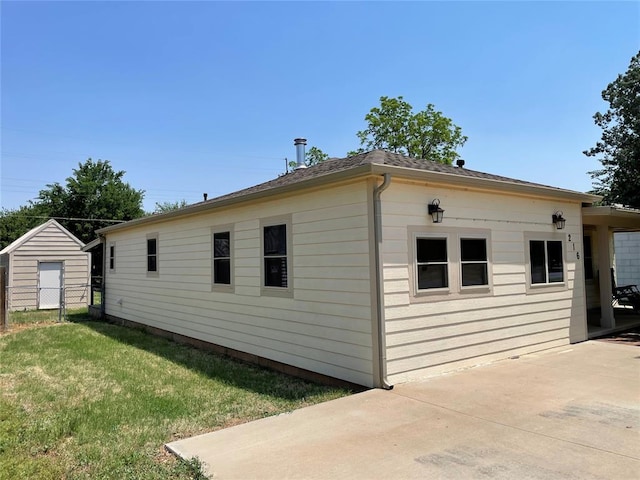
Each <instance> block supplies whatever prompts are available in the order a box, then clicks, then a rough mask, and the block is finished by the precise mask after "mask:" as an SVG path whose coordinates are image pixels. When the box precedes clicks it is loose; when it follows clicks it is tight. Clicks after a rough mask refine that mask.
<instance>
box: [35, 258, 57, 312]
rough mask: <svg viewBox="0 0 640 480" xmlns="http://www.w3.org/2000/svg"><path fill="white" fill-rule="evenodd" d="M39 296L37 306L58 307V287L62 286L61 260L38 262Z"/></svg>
mask: <svg viewBox="0 0 640 480" xmlns="http://www.w3.org/2000/svg"><path fill="white" fill-rule="evenodd" d="M38 278H39V280H40V282H39V285H40V296H39V298H38V308H40V309H45V308H60V288H61V287H62V262H43V263H40V264H39V271H38Z"/></svg>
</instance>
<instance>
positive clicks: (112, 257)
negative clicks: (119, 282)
mask: <svg viewBox="0 0 640 480" xmlns="http://www.w3.org/2000/svg"><path fill="white" fill-rule="evenodd" d="M115 269H116V244H115V243H110V244H109V270H110V271H111V272H114V271H115Z"/></svg>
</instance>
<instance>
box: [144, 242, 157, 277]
mask: <svg viewBox="0 0 640 480" xmlns="http://www.w3.org/2000/svg"><path fill="white" fill-rule="evenodd" d="M149 240H155V241H156V253H155V254H153V255H155V257H156V269H155V270H149V256H150V254H149ZM144 246H145V269H146V270H147V277H159V276H160V236H159V235H158V233H157V232H156V233H149V234H147V237H146V239H145V242H144Z"/></svg>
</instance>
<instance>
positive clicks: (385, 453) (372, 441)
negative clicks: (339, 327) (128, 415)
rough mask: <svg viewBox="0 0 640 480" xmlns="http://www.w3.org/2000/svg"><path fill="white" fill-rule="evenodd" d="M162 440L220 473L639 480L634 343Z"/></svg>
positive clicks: (639, 385) (560, 352) (638, 376)
mask: <svg viewBox="0 0 640 480" xmlns="http://www.w3.org/2000/svg"><path fill="white" fill-rule="evenodd" d="M167 447H168V448H169V449H170V450H171V451H173V452H174V453H176V454H178V455H180V456H182V457H184V458H191V457H194V456H197V457H198V458H200V460H201V461H203V462H204V464H205V466H206V471H207V473H208V474H209V475H211V477H212V478H219V479H251V478H256V479H285V478H300V479H345V478H349V479H374V478H381V479H382V478H384V479H410V478H421V479H426V478H430V479H431V478H433V479H456V480H457V479H487V478H490V479H509V480H511V479H563V480H570V479H575V480H592V479H638V478H640V347H636V346H630V345H622V344H615V343H607V342H598V341H589V342H585V343H581V344H577V345H571V346H568V347H566V348H564V349H557V350H554V351H549V352H544V353H540V354H535V355H527V356H523V357H520V358H518V359H514V360H506V361H503V362H498V363H494V364H492V365H487V366H483V367H478V368H474V369H470V370H465V371H461V372H457V373H454V374H449V375H444V376H440V377H435V378H431V379H428V380H426V381H424V382H420V383H410V384H402V385H398V386H396V387H395V388H394V389H393V390H391V391H383V390H371V391H367V392H364V393H360V394H357V395H352V396H350V397H345V398H341V399H338V400H334V401H331V402H327V403H324V404H320V405H315V406H312V407H308V408H304V409H301V410H297V411H295V412H293V413H291V414H286V415H280V416H277V417H269V418H265V419H262V420H258V421H255V422H251V423H247V424H244V425H239V426H236V427H232V428H228V429H225V430H219V431H216V432H213V433H208V434H205V435H200V436H198V437H193V438H189V439H184V440H180V441H177V442H173V443H171V444H168V445H167Z"/></svg>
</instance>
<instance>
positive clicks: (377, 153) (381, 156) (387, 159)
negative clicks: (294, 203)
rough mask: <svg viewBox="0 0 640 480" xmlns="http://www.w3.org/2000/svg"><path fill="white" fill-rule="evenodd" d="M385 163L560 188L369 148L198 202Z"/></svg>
mask: <svg viewBox="0 0 640 480" xmlns="http://www.w3.org/2000/svg"><path fill="white" fill-rule="evenodd" d="M373 164H376V165H386V166H392V167H402V168H408V169H413V170H419V171H427V172H439V173H446V174H450V175H459V176H461V177H473V178H479V179H480V178H481V179H486V180H495V181H500V182H507V183H515V184H520V185H529V186H532V187H543V188H551V189H555V190H559V191H561V190H562V189H560V188H556V187H550V186H547V185H542V184H538V183H531V182H526V181H524V180H517V179H514V178H508V177H502V176H500V175H492V174H490V173H484V172H479V171H476V170H469V169H468V168H460V167H454V166H452V165H443V164H441V163H436V162H431V161H428V160H423V159H418V158H410V157H405V156H404V155H401V154H399V153H392V152H387V151H384V150H373V151H371V152H366V153H361V154H358V155H354V156H352V157H347V158H337V159H331V160H328V161H325V162H322V163H320V164H317V165H314V166H312V167H307V168H301V169H298V170H294V171H292V172H289V173H286V174H284V175H281V176H279V177H278V178H276V179H274V180H270V181H268V182H264V183H260V184H258V185H254V186H252V187H249V188H245V189H243V190H238V191H236V192H232V193H229V194H227V195H222V196H220V197H215V198H212V199H210V200H207V201H206V202H200V203H216V202H219V201H222V200H230V199H233V198H239V197H243V196H246V195H250V194H253V193H258V192H263V191H266V190H271V189H275V188H278V187H284V186H289V185H294V184H296V183H300V182H303V181H305V180H311V179H317V178H320V177H323V176H325V175H329V174H334V173H338V172H342V171H346V170H351V169H354V168H356V167H361V166H364V165H373Z"/></svg>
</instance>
